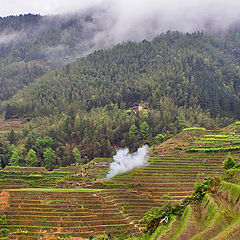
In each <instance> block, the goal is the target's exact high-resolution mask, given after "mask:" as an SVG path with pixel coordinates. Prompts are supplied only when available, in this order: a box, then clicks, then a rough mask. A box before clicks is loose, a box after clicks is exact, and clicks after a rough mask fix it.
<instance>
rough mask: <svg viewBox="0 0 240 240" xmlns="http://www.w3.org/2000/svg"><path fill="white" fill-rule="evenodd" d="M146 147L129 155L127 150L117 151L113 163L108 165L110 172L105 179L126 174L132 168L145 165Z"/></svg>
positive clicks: (146, 157)
mask: <svg viewBox="0 0 240 240" xmlns="http://www.w3.org/2000/svg"><path fill="white" fill-rule="evenodd" d="M148 149H149V148H148V146H147V145H144V146H143V147H141V148H138V150H137V152H135V153H133V154H130V153H129V150H128V148H125V149H119V150H118V151H117V153H116V155H114V156H113V159H114V161H113V162H112V163H111V165H110V170H109V172H108V174H107V176H106V178H108V179H109V178H112V177H114V176H116V175H118V174H120V173H125V172H128V171H130V170H132V169H134V168H139V167H143V166H145V165H147V161H148V158H149V156H148Z"/></svg>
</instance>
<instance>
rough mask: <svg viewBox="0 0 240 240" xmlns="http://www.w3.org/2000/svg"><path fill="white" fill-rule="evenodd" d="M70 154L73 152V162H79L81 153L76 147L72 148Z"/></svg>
mask: <svg viewBox="0 0 240 240" xmlns="http://www.w3.org/2000/svg"><path fill="white" fill-rule="evenodd" d="M72 154H73V157H74V160H75V162H79V161H80V160H81V154H80V152H79V150H78V149H77V148H76V147H75V148H74V149H73V150H72Z"/></svg>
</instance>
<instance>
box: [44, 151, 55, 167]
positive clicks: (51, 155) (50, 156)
mask: <svg viewBox="0 0 240 240" xmlns="http://www.w3.org/2000/svg"><path fill="white" fill-rule="evenodd" d="M43 157H44V160H45V167H46V168H47V169H49V170H52V169H53V168H54V167H55V165H56V160H57V157H56V155H55V152H54V150H53V149H51V148H47V149H46V151H45V152H44V153H43Z"/></svg>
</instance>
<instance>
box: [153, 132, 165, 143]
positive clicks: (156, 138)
mask: <svg viewBox="0 0 240 240" xmlns="http://www.w3.org/2000/svg"><path fill="white" fill-rule="evenodd" d="M163 139H164V136H163V135H162V134H161V133H159V134H158V135H157V136H156V137H155V142H156V143H157V144H159V143H161V142H162V141H163Z"/></svg>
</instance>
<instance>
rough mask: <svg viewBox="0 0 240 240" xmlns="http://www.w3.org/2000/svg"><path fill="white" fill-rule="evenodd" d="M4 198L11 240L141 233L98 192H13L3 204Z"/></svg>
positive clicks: (116, 207) (6, 197)
mask: <svg viewBox="0 0 240 240" xmlns="http://www.w3.org/2000/svg"><path fill="white" fill-rule="evenodd" d="M4 197H5V202H6V204H5V208H6V209H5V211H4V212H5V214H6V215H7V217H8V225H7V226H8V229H9V230H10V234H9V235H8V239H36V237H41V236H47V238H46V239H57V237H62V236H69V235H71V236H78V237H79V236H81V237H89V236H93V235H95V233H111V234H112V235H114V234H119V232H120V233H124V234H126V233H129V232H130V231H131V232H132V233H136V231H137V229H136V228H135V227H134V225H132V224H130V222H129V219H128V218H127V217H126V215H124V213H123V212H122V211H121V210H120V209H119V208H118V206H117V205H116V204H114V202H112V201H111V200H109V199H108V197H107V196H106V194H104V193H103V192H101V191H98V190H78V191H77V190H72V191H71V190H68V191H66V190H65V191H64V190H62V191H61V190H59V191H56V190H55V191H52V190H45V191H43V190H42V191H39V190H36V189H32V190H31V189H28V190H25V191H24V190H9V191H8V192H7V194H6V193H5V194H4V192H3V194H2V202H3V198H4Z"/></svg>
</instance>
